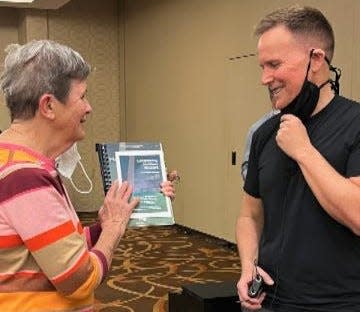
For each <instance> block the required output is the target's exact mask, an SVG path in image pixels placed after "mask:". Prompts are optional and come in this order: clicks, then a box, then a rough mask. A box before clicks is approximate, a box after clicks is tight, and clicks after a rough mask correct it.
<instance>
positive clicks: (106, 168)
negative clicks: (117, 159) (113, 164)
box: [101, 145, 111, 193]
mask: <svg viewBox="0 0 360 312" xmlns="http://www.w3.org/2000/svg"><path fill="white" fill-rule="evenodd" d="M101 153H102V156H103V157H102V160H103V164H102V165H103V178H104V188H105V193H107V191H108V190H109V188H110V186H111V173H110V162H109V155H108V153H107V148H106V145H101Z"/></svg>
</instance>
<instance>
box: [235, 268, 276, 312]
mask: <svg viewBox="0 0 360 312" xmlns="http://www.w3.org/2000/svg"><path fill="white" fill-rule="evenodd" d="M253 271H254V270H253V268H249V269H248V270H245V269H244V270H243V271H242V273H241V277H240V280H239V282H238V283H237V289H238V294H239V299H240V303H241V306H242V307H244V308H246V309H249V310H259V309H261V307H262V306H261V304H262V302H263V301H264V299H265V296H266V293H265V292H264V291H263V292H261V293H260V295H259V296H258V297H255V298H251V297H249V295H248V290H249V285H250V283H251V281H252V279H253V278H254V272H253ZM257 272H258V274H260V275H261V277H262V278H263V280H264V283H265V284H266V285H273V284H274V281H273V279H272V278H271V277H270V275H269V274H267V273H266V272H265V271H264V270H263V269H261V268H260V267H257Z"/></svg>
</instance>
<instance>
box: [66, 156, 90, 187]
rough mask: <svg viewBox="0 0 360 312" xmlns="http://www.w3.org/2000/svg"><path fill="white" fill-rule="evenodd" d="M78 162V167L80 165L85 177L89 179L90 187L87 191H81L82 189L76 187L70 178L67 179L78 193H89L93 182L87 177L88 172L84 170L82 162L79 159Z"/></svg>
mask: <svg viewBox="0 0 360 312" xmlns="http://www.w3.org/2000/svg"><path fill="white" fill-rule="evenodd" d="M78 163H79V164H80V167H81V169H82V171H83V173H84V175H85V177H86V179H87V180H88V181H89V185H90V188H89V189H88V190H87V191H82V190H80V189H78V188H77V186H76V185H75V184H74V182H73V180H72V178H70V179H69V180H70V182H71V185H72V186H73V188H74V189H75V190H76V191H77V192H78V193H80V194H89V193H91V191H92V189H93V183H92V181H91V179H90V178H89V176H88V174H87V173H86V170H85V168H84V166H83V164H82V163H81V161H80V160H79V161H78Z"/></svg>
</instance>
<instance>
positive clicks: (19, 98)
mask: <svg viewBox="0 0 360 312" xmlns="http://www.w3.org/2000/svg"><path fill="white" fill-rule="evenodd" d="M5 51H6V52H7V56H6V58H5V62H4V71H3V72H2V75H1V77H0V82H1V89H2V90H3V93H4V95H5V101H6V105H7V107H8V108H9V110H10V117H11V120H12V121H13V120H14V119H23V120H26V119H31V118H33V117H34V116H35V113H36V111H37V109H38V102H39V99H40V97H41V96H42V95H43V94H45V93H49V94H53V95H54V96H55V97H56V98H57V99H58V100H59V101H60V102H62V103H64V102H65V101H66V99H67V96H68V94H69V90H70V85H71V81H72V80H74V79H77V80H85V79H86V78H87V76H88V75H89V73H90V66H89V64H87V63H86V62H85V60H84V59H83V58H82V56H81V55H80V54H79V53H78V52H76V51H74V50H73V49H71V48H70V47H68V46H65V45H62V44H59V43H57V42H54V41H51V40H33V41H31V42H29V43H26V44H24V45H19V44H11V45H9V46H8V47H7V48H6V50H5Z"/></svg>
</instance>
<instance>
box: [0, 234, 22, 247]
mask: <svg viewBox="0 0 360 312" xmlns="http://www.w3.org/2000/svg"><path fill="white" fill-rule="evenodd" d="M22 244H23V241H22V239H21V238H20V236H19V235H7V236H0V248H12V247H17V246H21V245H22Z"/></svg>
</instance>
